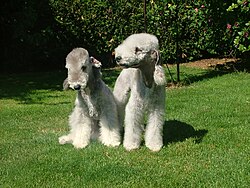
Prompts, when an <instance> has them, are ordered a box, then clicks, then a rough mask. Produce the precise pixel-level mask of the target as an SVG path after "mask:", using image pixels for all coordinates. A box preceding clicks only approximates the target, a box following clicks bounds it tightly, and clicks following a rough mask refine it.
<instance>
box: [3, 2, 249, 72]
mask: <svg viewBox="0 0 250 188" xmlns="http://www.w3.org/2000/svg"><path fill="white" fill-rule="evenodd" d="M235 1H236V0H229V1H214V0H199V1H191V0H178V1H177V0H174V1H173V0H150V1H149V0H147V1H146V2H147V30H148V32H149V33H152V34H155V35H156V36H157V37H158V38H159V40H160V45H161V51H162V57H163V59H164V62H172V63H173V62H175V60H176V41H178V44H179V49H180V50H179V52H178V54H179V57H180V58H181V61H188V60H195V59H199V58H204V57H211V56H224V55H233V56H236V55H241V52H242V50H238V46H237V45H235V42H238V41H235V38H237V36H238V35H239V34H238V33H239V31H241V30H240V29H241V28H240V27H241V25H242V23H243V24H244V23H246V20H247V15H248V14H249V6H250V5H249V2H248V0H243V1H242V2H240V3H241V4H240V6H242V7H243V8H247V7H248V10H246V11H245V12H244V11H241V10H242V8H241V9H240V10H238V9H239V8H238V7H234V8H233V11H227V9H228V7H229V6H230V5H232V3H233V2H235ZM2 4H3V5H2V6H1V7H0V11H1V19H0V23H1V30H0V32H1V49H3V50H2V51H1V57H2V61H1V64H0V65H1V67H2V68H1V70H10V69H19V70H21V71H22V70H23V71H27V70H51V69H58V68H59V69H60V68H63V66H64V63H65V62H64V61H65V60H64V58H65V56H66V55H67V53H68V52H69V51H70V50H71V49H72V48H74V47H79V46H81V47H85V48H86V49H88V50H89V52H90V54H91V55H94V56H96V57H97V58H99V59H100V60H102V62H103V64H104V66H114V64H113V62H112V56H111V53H112V51H113V50H114V48H115V47H116V46H117V45H118V44H119V43H120V42H121V41H122V40H123V39H125V38H126V37H127V36H129V35H130V34H133V33H138V32H144V17H143V1H137V0H95V1H93V0H45V1H38V0H9V1H4V2H3V3H2ZM240 6H239V7H240ZM237 8H238V9H237ZM239 13H240V14H239ZM238 15H240V17H239V16H238ZM239 23H240V25H239ZM237 24H238V25H237ZM229 25H230V26H231V27H230V28H229ZM246 27H248V26H246ZM244 29H245V28H244ZM248 31H249V27H248V28H246V29H245V30H244V32H242V33H241V38H240V39H238V40H239V42H238V43H240V42H241V41H243V42H244V44H243V45H246V44H247V41H249V35H248ZM244 37H245V38H244Z"/></svg>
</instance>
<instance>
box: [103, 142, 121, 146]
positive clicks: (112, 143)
mask: <svg viewBox="0 0 250 188" xmlns="http://www.w3.org/2000/svg"><path fill="white" fill-rule="evenodd" d="M102 143H103V144H104V145H105V146H108V147H117V146H119V145H120V144H121V142H120V141H106V142H104V141H102Z"/></svg>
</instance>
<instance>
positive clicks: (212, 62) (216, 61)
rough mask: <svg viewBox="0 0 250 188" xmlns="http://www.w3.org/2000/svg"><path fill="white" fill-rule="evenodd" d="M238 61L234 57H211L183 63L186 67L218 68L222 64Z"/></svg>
mask: <svg viewBox="0 0 250 188" xmlns="http://www.w3.org/2000/svg"><path fill="white" fill-rule="evenodd" d="M239 61H240V60H239V59H236V58H211V59H202V60H199V61H194V62H189V63H184V64H183V65H184V66H187V67H197V68H202V69H209V68H218V67H222V66H229V65H233V64H237V63H238V62H239Z"/></svg>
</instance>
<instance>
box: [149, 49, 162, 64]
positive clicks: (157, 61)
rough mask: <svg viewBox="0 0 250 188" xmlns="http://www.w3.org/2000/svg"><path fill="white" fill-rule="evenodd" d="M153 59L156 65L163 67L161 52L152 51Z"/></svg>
mask: <svg viewBox="0 0 250 188" xmlns="http://www.w3.org/2000/svg"><path fill="white" fill-rule="evenodd" d="M151 57H152V59H153V60H154V64H155V65H161V61H160V52H159V50H152V51H151Z"/></svg>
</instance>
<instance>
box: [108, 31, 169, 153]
mask: <svg viewBox="0 0 250 188" xmlns="http://www.w3.org/2000/svg"><path fill="white" fill-rule="evenodd" d="M158 47H159V43H158V39H157V38H156V37H155V36H154V35H150V34H146V33H140V34H133V35H131V36H129V37H128V38H127V39H126V40H124V41H123V42H122V44H120V45H119V46H118V47H117V48H116V49H115V60H116V62H117V63H118V64H119V65H121V66H123V67H125V69H123V70H122V72H121V73H120V75H119V77H118V78H117V80H116V83H115V87H114V92H113V93H114V96H115V99H116V103H117V105H118V116H119V122H120V124H123V122H124V124H125V133H124V141H123V145H124V147H125V149H126V150H133V149H137V148H139V146H140V143H141V135H142V132H143V131H144V119H145V114H146V113H147V119H148V122H147V125H146V128H145V144H146V147H148V148H149V149H150V150H152V151H159V150H160V149H161V147H162V146H163V136H162V134H163V133H162V132H163V125H164V122H165V95H166V94H165V93H166V92H165V85H166V78H165V72H164V69H163V68H162V66H161V65H160V61H159V59H160V52H159V50H158Z"/></svg>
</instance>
